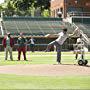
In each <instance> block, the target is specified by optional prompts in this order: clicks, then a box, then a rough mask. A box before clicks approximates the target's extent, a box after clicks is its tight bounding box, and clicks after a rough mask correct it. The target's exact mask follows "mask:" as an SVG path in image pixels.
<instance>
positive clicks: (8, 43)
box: [2, 33, 14, 60]
mask: <svg viewBox="0 0 90 90" xmlns="http://www.w3.org/2000/svg"><path fill="white" fill-rule="evenodd" d="M2 44H3V46H4V48H5V60H7V58H8V52H9V54H10V59H11V60H13V57H12V48H13V46H14V39H13V38H12V37H11V35H10V33H7V35H6V36H5V37H4V39H3V40H2Z"/></svg>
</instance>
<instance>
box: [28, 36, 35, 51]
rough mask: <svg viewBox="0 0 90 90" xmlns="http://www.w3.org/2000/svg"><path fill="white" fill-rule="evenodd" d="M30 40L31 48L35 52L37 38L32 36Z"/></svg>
mask: <svg viewBox="0 0 90 90" xmlns="http://www.w3.org/2000/svg"><path fill="white" fill-rule="evenodd" d="M29 42H30V50H31V51H32V52H34V48H35V39H34V38H33V37H31V39H30V40H29Z"/></svg>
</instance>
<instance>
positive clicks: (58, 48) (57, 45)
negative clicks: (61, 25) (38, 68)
mask: <svg viewBox="0 0 90 90" xmlns="http://www.w3.org/2000/svg"><path fill="white" fill-rule="evenodd" d="M52 45H55V46H56V48H57V62H59V63H60V62H61V49H62V47H61V45H60V44H59V43H58V42H56V41H52V42H51V43H49V44H48V46H47V49H46V50H47V51H49V49H50V48H51V46H52Z"/></svg>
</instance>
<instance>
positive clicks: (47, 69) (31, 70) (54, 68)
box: [0, 64, 90, 76]
mask: <svg viewBox="0 0 90 90" xmlns="http://www.w3.org/2000/svg"><path fill="white" fill-rule="evenodd" d="M0 74H16V75H31V76H64V75H90V66H78V65H65V64H63V65H49V64H36V65H32V64H31V65H7V66H0Z"/></svg>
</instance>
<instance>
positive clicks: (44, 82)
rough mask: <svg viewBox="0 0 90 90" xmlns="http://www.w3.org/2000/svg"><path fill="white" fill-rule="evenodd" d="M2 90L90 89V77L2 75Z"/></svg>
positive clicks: (0, 82) (0, 81) (0, 85)
mask: <svg viewBox="0 0 90 90" xmlns="http://www.w3.org/2000/svg"><path fill="white" fill-rule="evenodd" d="M0 89H41V90H42V89H69V90H70V89H84V90H86V89H90V76H86V77H83V76H66V77H65V76H62V77H45V76H42V77H40V76H17V75H0Z"/></svg>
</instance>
